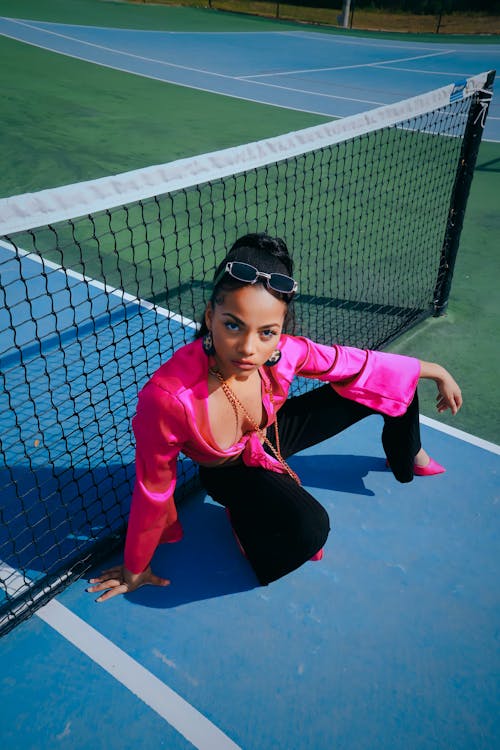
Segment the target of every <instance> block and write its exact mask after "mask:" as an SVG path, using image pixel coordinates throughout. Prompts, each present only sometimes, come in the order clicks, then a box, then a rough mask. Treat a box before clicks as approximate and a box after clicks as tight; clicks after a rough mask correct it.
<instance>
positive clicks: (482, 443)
mask: <svg viewBox="0 0 500 750" xmlns="http://www.w3.org/2000/svg"><path fill="white" fill-rule="evenodd" d="M420 422H421V424H424V425H426V426H427V427H432V428H433V429H434V430H438V431H439V432H444V433H446V434H447V435H450V436H451V437H454V438H457V439H458V440H462V441H463V442H464V443H470V444H471V445H475V446H476V447H477V448H482V449H483V450H485V451H489V452H490V453H495V454H496V455H497V456H500V445H497V444H496V443H492V442H490V441H489V440H484V439H483V438H480V437H477V436H476V435H472V433H470V432H465V431H464V430H460V429H459V428H457V427H452V426H451V425H448V424H444V423H443V422H438V421H437V420H436V419H433V418H432V417H426V416H425V415H424V414H420Z"/></svg>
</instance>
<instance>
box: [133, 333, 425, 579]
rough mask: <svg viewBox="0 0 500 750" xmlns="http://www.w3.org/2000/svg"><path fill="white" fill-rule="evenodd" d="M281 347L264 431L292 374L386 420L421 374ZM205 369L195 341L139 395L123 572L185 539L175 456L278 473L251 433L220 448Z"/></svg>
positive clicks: (344, 353) (354, 355)
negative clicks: (327, 386)
mask: <svg viewBox="0 0 500 750" xmlns="http://www.w3.org/2000/svg"><path fill="white" fill-rule="evenodd" d="M279 348H280V350H281V355H282V356H281V359H280V361H279V362H278V363H277V364H276V365H274V366H273V367H266V366H263V367H261V368H260V371H259V372H260V375H261V379H262V402H263V406H264V409H265V411H266V413H267V424H268V425H269V424H272V422H273V421H274V418H275V412H276V411H277V410H278V409H279V408H280V407H281V406H282V404H283V402H284V401H285V400H286V398H287V394H288V390H289V387H290V384H291V382H292V380H293V378H294V377H295V376H296V375H299V376H302V377H306V378H315V379H318V380H322V381H326V382H329V383H331V384H332V386H333V388H335V390H336V391H337V392H338V393H339V394H340V395H341V396H344V397H346V398H349V399H352V400H354V401H357V402H359V403H362V404H365V405H367V406H370V407H372V408H373V409H376V410H377V411H380V412H382V413H383V414H388V415H391V416H399V415H400V414H403V413H404V412H405V411H406V409H407V407H408V405H409V403H410V402H411V400H412V398H413V394H414V392H415V388H416V385H417V382H418V378H419V375H420V362H419V360H417V359H414V358H413V357H405V356H402V355H399V354H389V353H385V352H376V351H369V350H361V349H354V348H353V347H348V346H324V345H322V344H316V343H314V342H313V341H310V340H309V339H306V338H302V337H297V336H287V335H283V336H282V337H281V339H280V344H279ZM208 367H209V360H208V357H207V356H206V355H205V353H204V351H203V348H202V342H201V339H197V340H196V341H194V342H192V343H190V344H187V345H186V346H183V347H182V348H181V349H179V350H178V351H177V352H176V353H175V354H174V355H173V356H172V358H171V359H170V360H168V361H167V362H166V363H165V364H164V365H162V366H161V367H160V368H159V369H158V370H157V371H156V372H155V374H154V375H153V376H152V378H151V379H150V380H149V382H148V383H147V384H146V385H145V387H144V388H143V389H142V391H141V392H140V394H139V400H138V406H137V412H136V415H135V417H134V419H133V422H132V424H133V429H134V434H135V438H136V481H135V487H134V492H133V496H132V505H131V509H130V518H129V524H128V531H127V539H126V543H125V566H126V567H127V568H128V569H129V570H130V571H132V572H133V573H140V572H141V571H142V570H144V569H145V568H146V567H147V566H148V564H149V562H150V561H151V558H152V556H153V554H154V551H155V549H156V547H157V546H158V544H159V543H160V542H168V541H177V540H178V539H180V538H181V537H182V529H181V527H180V524H179V521H178V520H177V510H176V507H175V503H174V498H173V493H174V489H175V483H176V470H177V458H178V455H179V453H180V452H182V453H183V454H184V455H186V456H188V457H189V458H191V459H192V460H193V461H195V462H201V463H204V464H210V463H211V462H213V463H217V462H219V461H221V459H227V458H229V457H231V456H238V455H240V454H241V457H242V460H243V462H244V463H245V464H246V465H247V466H262V467H264V468H266V469H269V470H270V471H276V472H283V467H282V466H281V464H280V463H279V462H278V461H277V460H276V459H275V458H274V457H273V456H270V455H268V454H267V453H266V452H265V450H264V448H263V446H262V444H261V442H260V440H259V437H258V435H257V434H256V433H255V432H251V433H247V434H245V435H243V437H242V438H241V439H240V440H239V441H238V442H237V443H235V444H234V445H232V446H231V447H230V448H227V449H225V450H221V448H219V447H218V445H217V444H216V442H215V440H214V439H213V437H212V433H211V430H210V424H209V419H208V402H207V400H208ZM270 393H272V401H271V397H270ZM273 404H274V408H273Z"/></svg>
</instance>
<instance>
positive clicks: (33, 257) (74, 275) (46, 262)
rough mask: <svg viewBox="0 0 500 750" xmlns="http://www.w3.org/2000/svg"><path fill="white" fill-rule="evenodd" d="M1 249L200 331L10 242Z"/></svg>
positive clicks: (150, 304) (174, 315)
mask: <svg viewBox="0 0 500 750" xmlns="http://www.w3.org/2000/svg"><path fill="white" fill-rule="evenodd" d="M0 247H2V248H3V249H4V250H8V251H9V252H12V253H13V254H16V253H19V255H20V256H22V257H23V258H26V259H28V260H31V261H33V262H34V263H38V264H39V265H41V266H43V267H47V268H51V269H52V270H53V271H60V272H61V273H63V274H65V275H66V276H69V277H70V278H71V279H76V281H84V282H85V283H86V284H88V285H89V286H92V287H94V288H95V289H99V290H101V291H103V292H105V293H106V294H109V295H113V296H115V297H119V298H120V299H123V300H124V301H125V302H130V303H131V304H133V305H137V306H138V307H143V308H145V309H146V310H152V311H153V312H155V313H158V315H161V316H162V317H164V318H170V320H175V321H176V323H180V324H181V325H183V326H187V327H188V328H195V329H198V327H199V326H198V323H196V322H195V321H194V320H191V319H190V318H185V317H184V316H183V315H179V313H174V312H172V311H171V310H167V308H165V307H160V306H159V305H155V304H154V303H153V302H149V301H148V300H146V299H141V298H140V297H135V296H134V295H133V294H129V293H128V292H124V291H123V289H117V288H116V287H114V286H110V285H109V284H106V283H104V282H102V281H97V279H93V278H92V277H91V276H84V274H81V273H78V272H77V271H73V270H72V269H71V268H63V267H62V266H60V265H59V264H58V263H54V262H53V261H51V260H46V259H45V258H42V257H41V256H40V255H37V254H36V253H32V252H29V251H28V250H23V249H22V248H21V247H18V248H15V247H14V245H11V244H10V243H9V242H4V241H2V240H0Z"/></svg>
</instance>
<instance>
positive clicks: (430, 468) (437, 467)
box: [413, 458, 446, 477]
mask: <svg viewBox="0 0 500 750" xmlns="http://www.w3.org/2000/svg"><path fill="white" fill-rule="evenodd" d="M445 471H446V469H445V468H444V466H441V464H438V462H437V461H434V459H433V458H431V460H430V461H429V463H428V464H426V465H425V466H417V464H413V473H414V474H415V476H416V477H431V476H434V474H444V472H445Z"/></svg>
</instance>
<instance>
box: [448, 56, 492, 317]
mask: <svg viewBox="0 0 500 750" xmlns="http://www.w3.org/2000/svg"><path fill="white" fill-rule="evenodd" d="M495 73H496V71H494V70H490V72H489V73H488V77H487V79H486V83H485V85H484V88H483V89H481V90H480V91H479V92H478V93H477V95H476V99H475V101H474V102H473V103H472V105H471V108H470V110H469V116H468V118H467V125H466V127H465V134H464V139H463V142H462V149H461V152H460V158H459V163H458V169H457V174H456V177H455V184H454V186H453V191H452V195H451V201H450V209H449V212H448V221H447V224H446V230H445V235H444V241H443V247H442V249H441V259H440V262H439V271H438V278H437V282H436V287H435V289H434V316H435V317H438V316H440V315H444V314H445V312H446V307H447V305H448V298H449V296H450V289H451V282H452V278H453V271H454V270H455V261H456V259H457V252H458V245H459V242H460V234H461V232H462V227H463V223H464V215H465V207H466V205H467V199H468V197H469V191H470V186H471V183H472V176H473V174H474V167H475V165H476V160H477V155H478V151H479V145H480V143H481V136H482V134H483V128H484V123H485V120H486V115H487V114H488V108H489V104H490V101H491V97H492V95H493V81H494V80H495Z"/></svg>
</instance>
